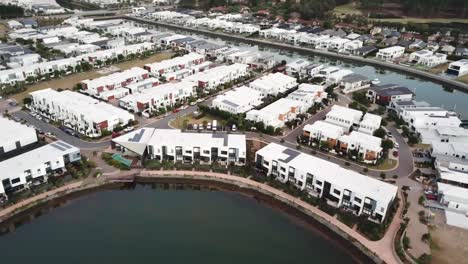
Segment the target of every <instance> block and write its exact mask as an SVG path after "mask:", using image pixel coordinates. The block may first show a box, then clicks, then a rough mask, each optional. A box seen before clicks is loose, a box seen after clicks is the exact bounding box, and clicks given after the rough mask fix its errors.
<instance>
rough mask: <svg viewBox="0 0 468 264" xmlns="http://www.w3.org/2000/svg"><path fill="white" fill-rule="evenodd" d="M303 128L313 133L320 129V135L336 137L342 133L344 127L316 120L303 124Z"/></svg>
mask: <svg viewBox="0 0 468 264" xmlns="http://www.w3.org/2000/svg"><path fill="white" fill-rule="evenodd" d="M304 130H305V131H308V132H311V133H313V131H320V133H321V134H322V136H325V137H328V138H333V139H338V138H339V137H341V136H342V135H343V134H344V132H345V131H344V128H343V127H341V126H337V125H334V124H331V123H328V122H325V121H322V120H319V121H316V122H315V123H313V124H311V125H310V124H307V125H305V126H304Z"/></svg>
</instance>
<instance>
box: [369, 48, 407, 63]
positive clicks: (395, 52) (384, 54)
mask: <svg viewBox="0 0 468 264" xmlns="http://www.w3.org/2000/svg"><path fill="white" fill-rule="evenodd" d="M403 54H405V48H404V47H400V46H393V47H388V48H384V49H379V51H378V52H377V54H376V55H375V57H376V58H377V59H380V60H385V61H391V60H394V59H396V58H399V57H401V56H403Z"/></svg>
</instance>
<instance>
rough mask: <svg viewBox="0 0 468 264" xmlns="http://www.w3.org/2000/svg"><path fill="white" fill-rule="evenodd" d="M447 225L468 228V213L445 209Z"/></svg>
mask: <svg viewBox="0 0 468 264" xmlns="http://www.w3.org/2000/svg"><path fill="white" fill-rule="evenodd" d="M445 219H447V225H451V226H456V227H460V228H463V229H468V216H467V215H466V214H462V213H457V212H452V211H449V210H445Z"/></svg>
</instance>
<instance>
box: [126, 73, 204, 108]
mask: <svg viewBox="0 0 468 264" xmlns="http://www.w3.org/2000/svg"><path fill="white" fill-rule="evenodd" d="M195 86H196V84H195V83H193V82H188V81H185V80H183V81H181V82H175V83H165V84H161V85H158V86H155V87H151V88H147V89H143V90H140V92H138V93H133V94H130V95H127V96H125V97H123V98H120V99H119V106H120V107H122V108H124V109H127V110H130V111H134V112H142V111H144V110H149V111H158V110H159V108H166V107H167V106H173V105H174V104H176V103H179V102H182V101H184V100H186V99H187V98H189V97H191V96H193V95H194V94H195V88H194V87H195Z"/></svg>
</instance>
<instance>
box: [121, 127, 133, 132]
mask: <svg viewBox="0 0 468 264" xmlns="http://www.w3.org/2000/svg"><path fill="white" fill-rule="evenodd" d="M133 129H135V128H134V127H132V126H129V127H126V128H124V130H123V131H124V132H130V131H132V130H133Z"/></svg>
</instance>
